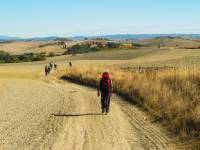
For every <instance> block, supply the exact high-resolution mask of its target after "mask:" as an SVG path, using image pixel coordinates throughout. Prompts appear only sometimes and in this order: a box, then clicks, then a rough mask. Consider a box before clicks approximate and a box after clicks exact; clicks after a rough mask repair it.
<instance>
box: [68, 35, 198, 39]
mask: <svg viewBox="0 0 200 150" xmlns="http://www.w3.org/2000/svg"><path fill="white" fill-rule="evenodd" d="M159 37H181V38H200V34H114V35H101V36H75V37H71V39H73V40H84V39H97V38H102V39H109V40H143V39H152V38H159Z"/></svg>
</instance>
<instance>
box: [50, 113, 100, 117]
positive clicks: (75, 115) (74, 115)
mask: <svg viewBox="0 0 200 150" xmlns="http://www.w3.org/2000/svg"><path fill="white" fill-rule="evenodd" d="M52 115H53V116H55V117H81V116H99V115H103V114H102V113H85V114H52Z"/></svg>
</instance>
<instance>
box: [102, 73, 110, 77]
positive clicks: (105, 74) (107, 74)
mask: <svg viewBox="0 0 200 150" xmlns="http://www.w3.org/2000/svg"><path fill="white" fill-rule="evenodd" d="M102 78H104V79H109V78H110V75H109V73H108V72H104V73H103V74H102Z"/></svg>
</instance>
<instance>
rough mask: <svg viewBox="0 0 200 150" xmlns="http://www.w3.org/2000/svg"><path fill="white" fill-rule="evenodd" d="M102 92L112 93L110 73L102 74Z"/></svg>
mask: <svg viewBox="0 0 200 150" xmlns="http://www.w3.org/2000/svg"><path fill="white" fill-rule="evenodd" d="M100 85H101V91H102V92H110V90H111V80H110V75H109V73H108V72H104V73H103V74H102V79H101V83H100Z"/></svg>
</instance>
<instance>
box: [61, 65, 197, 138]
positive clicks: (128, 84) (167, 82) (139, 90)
mask: <svg viewBox="0 0 200 150" xmlns="http://www.w3.org/2000/svg"><path fill="white" fill-rule="evenodd" d="M105 70H106V71H109V72H110V73H111V76H112V80H113V85H114V92H116V93H118V94H120V95H123V96H125V97H128V98H129V100H131V101H132V102H136V103H137V104H140V105H142V106H143V107H144V108H145V109H147V110H148V111H149V112H150V113H151V114H152V115H153V116H154V117H156V118H157V119H158V120H162V122H163V123H164V124H165V125H167V126H168V127H169V128H170V129H172V130H173V131H175V132H178V133H180V134H181V135H182V136H188V135H190V136H199V131H200V128H199V127H200V117H199V116H200V103H199V99H200V70H199V69H198V68H192V69H191V68H190V69H187V68H178V69H166V70H161V71H155V70H147V71H144V72H142V73H140V72H129V71H122V70H119V69H115V68H112V67H111V68H110V67H107V68H106V69H105V68H101V67H96V68H95V67H92V68H81V69H80V68H79V69H77V68H74V69H71V70H69V69H68V70H67V71H66V72H65V73H66V74H65V75H64V77H65V78H67V79H69V80H72V81H76V82H79V83H82V84H85V85H91V86H95V87H96V86H97V84H98V82H99V78H100V77H101V74H102V72H103V71H105Z"/></svg>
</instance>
